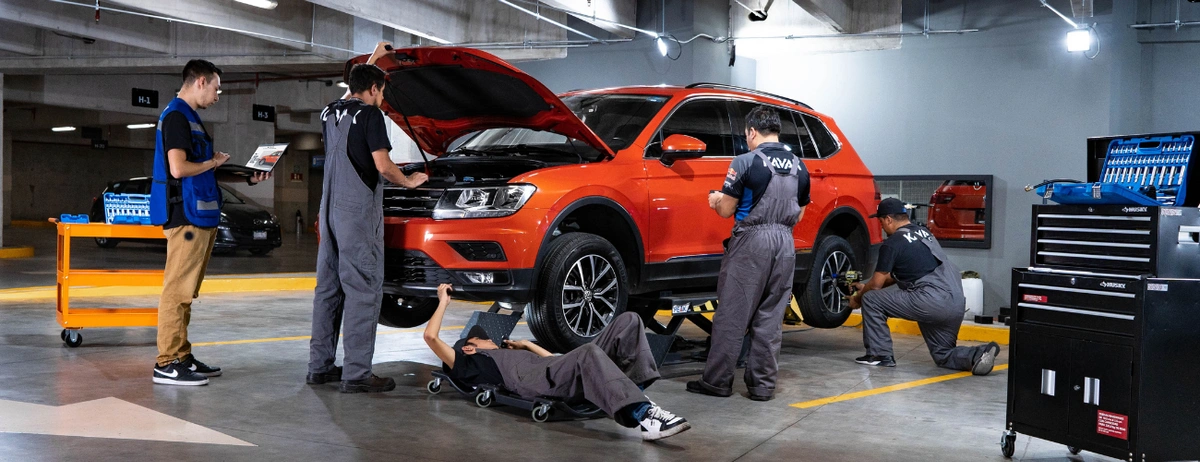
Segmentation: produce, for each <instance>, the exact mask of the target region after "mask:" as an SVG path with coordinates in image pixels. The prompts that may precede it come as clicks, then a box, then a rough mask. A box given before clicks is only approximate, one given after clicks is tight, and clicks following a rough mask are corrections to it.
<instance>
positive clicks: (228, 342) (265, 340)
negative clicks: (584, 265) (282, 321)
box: [192, 322, 525, 347]
mask: <svg viewBox="0 0 1200 462" xmlns="http://www.w3.org/2000/svg"><path fill="white" fill-rule="evenodd" d="M522 324H525V323H523V322H518V323H517V325H518V326H519V325H522ZM466 327H467V326H445V327H442V328H441V330H463V329H465V328H466ZM424 331H425V328H424V327H414V328H411V329H400V330H389V331H385V332H379V333H377V334H375V335H391V334H411V333H414V332H424ZM311 338H312V336H309V335H296V336H292V337H272V338H254V339H247V340H226V341H221V342H199V343H193V344H192V346H194V347H198V346H219V345H246V344H250V343H271V342H289V341H294V340H309V339H311Z"/></svg>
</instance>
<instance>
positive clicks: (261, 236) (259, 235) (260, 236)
mask: <svg viewBox="0 0 1200 462" xmlns="http://www.w3.org/2000/svg"><path fill="white" fill-rule="evenodd" d="M266 238H267V232H266V231H255V232H254V240H256V241H261V240H265V239H266Z"/></svg>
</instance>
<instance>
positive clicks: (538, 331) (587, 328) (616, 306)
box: [526, 233, 629, 352]
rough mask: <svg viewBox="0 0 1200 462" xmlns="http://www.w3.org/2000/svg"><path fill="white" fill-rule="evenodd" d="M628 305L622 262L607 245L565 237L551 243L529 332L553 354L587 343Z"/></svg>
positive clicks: (592, 237) (603, 241)
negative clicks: (553, 352)
mask: <svg viewBox="0 0 1200 462" xmlns="http://www.w3.org/2000/svg"><path fill="white" fill-rule="evenodd" d="M628 300H629V277H628V275H627V273H626V270H625V261H624V260H622V259H621V254H620V253H619V252H617V249H616V247H613V245H612V244H611V243H609V242H608V240H606V239H604V238H602V237H600V236H597V235H595V234H588V233H567V234H564V235H562V236H560V237H558V238H557V239H555V240H553V241H550V244H549V248H548V249H547V252H546V260H545V262H544V263H543V265H542V271H541V274H540V275H539V278H538V294H537V300H536V302H535V303H534V305H533V307H532V309H531V310H529V311H527V312H526V314H528V315H529V330H530V331H532V332H533V335H534V337H536V338H537V339H538V342H539V343H541V344H542V345H545V346H546V347H547V348H549V349H550V350H552V351H559V352H566V351H570V350H572V349H574V348H575V347H578V346H580V345H583V344H585V343H587V342H590V341H591V340H592V339H593V338H595V337H596V336H597V335H599V334H600V331H601V330H602V329H604V327H605V326H607V325H608V323H610V322H612V320H613V319H614V318H616V317H617V315H619V314H621V313H623V312H625V306H626V304H627V303H628Z"/></svg>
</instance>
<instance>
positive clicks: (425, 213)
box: [383, 187, 445, 217]
mask: <svg viewBox="0 0 1200 462" xmlns="http://www.w3.org/2000/svg"><path fill="white" fill-rule="evenodd" d="M444 192H445V190H443V189H424V188H417V189H405V188H398V187H387V188H384V189H383V214H384V216H389V217H432V216H433V208H434V206H436V205H437V203H438V200H439V199H441V198H442V194H443V193H444Z"/></svg>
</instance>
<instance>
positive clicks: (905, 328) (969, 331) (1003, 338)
mask: <svg viewBox="0 0 1200 462" xmlns="http://www.w3.org/2000/svg"><path fill="white" fill-rule="evenodd" d="M846 325H847V326H854V325H857V326H858V327H859V328H862V315H860V314H858V313H850V318H849V319H847V320H846ZM888 327H890V328H891V330H892V332H893V333H896V334H905V335H921V328H920V327H918V326H917V323H915V322H913V321H909V320H905V319H896V318H892V319H889V320H888ZM958 339H959V340H966V341H970V342H996V343H998V344H1000V345H1008V326H1005V325H1004V324H999V325H996V326H987V325H979V324H972V323H963V325H962V327H961V328H959V329H958Z"/></svg>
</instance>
